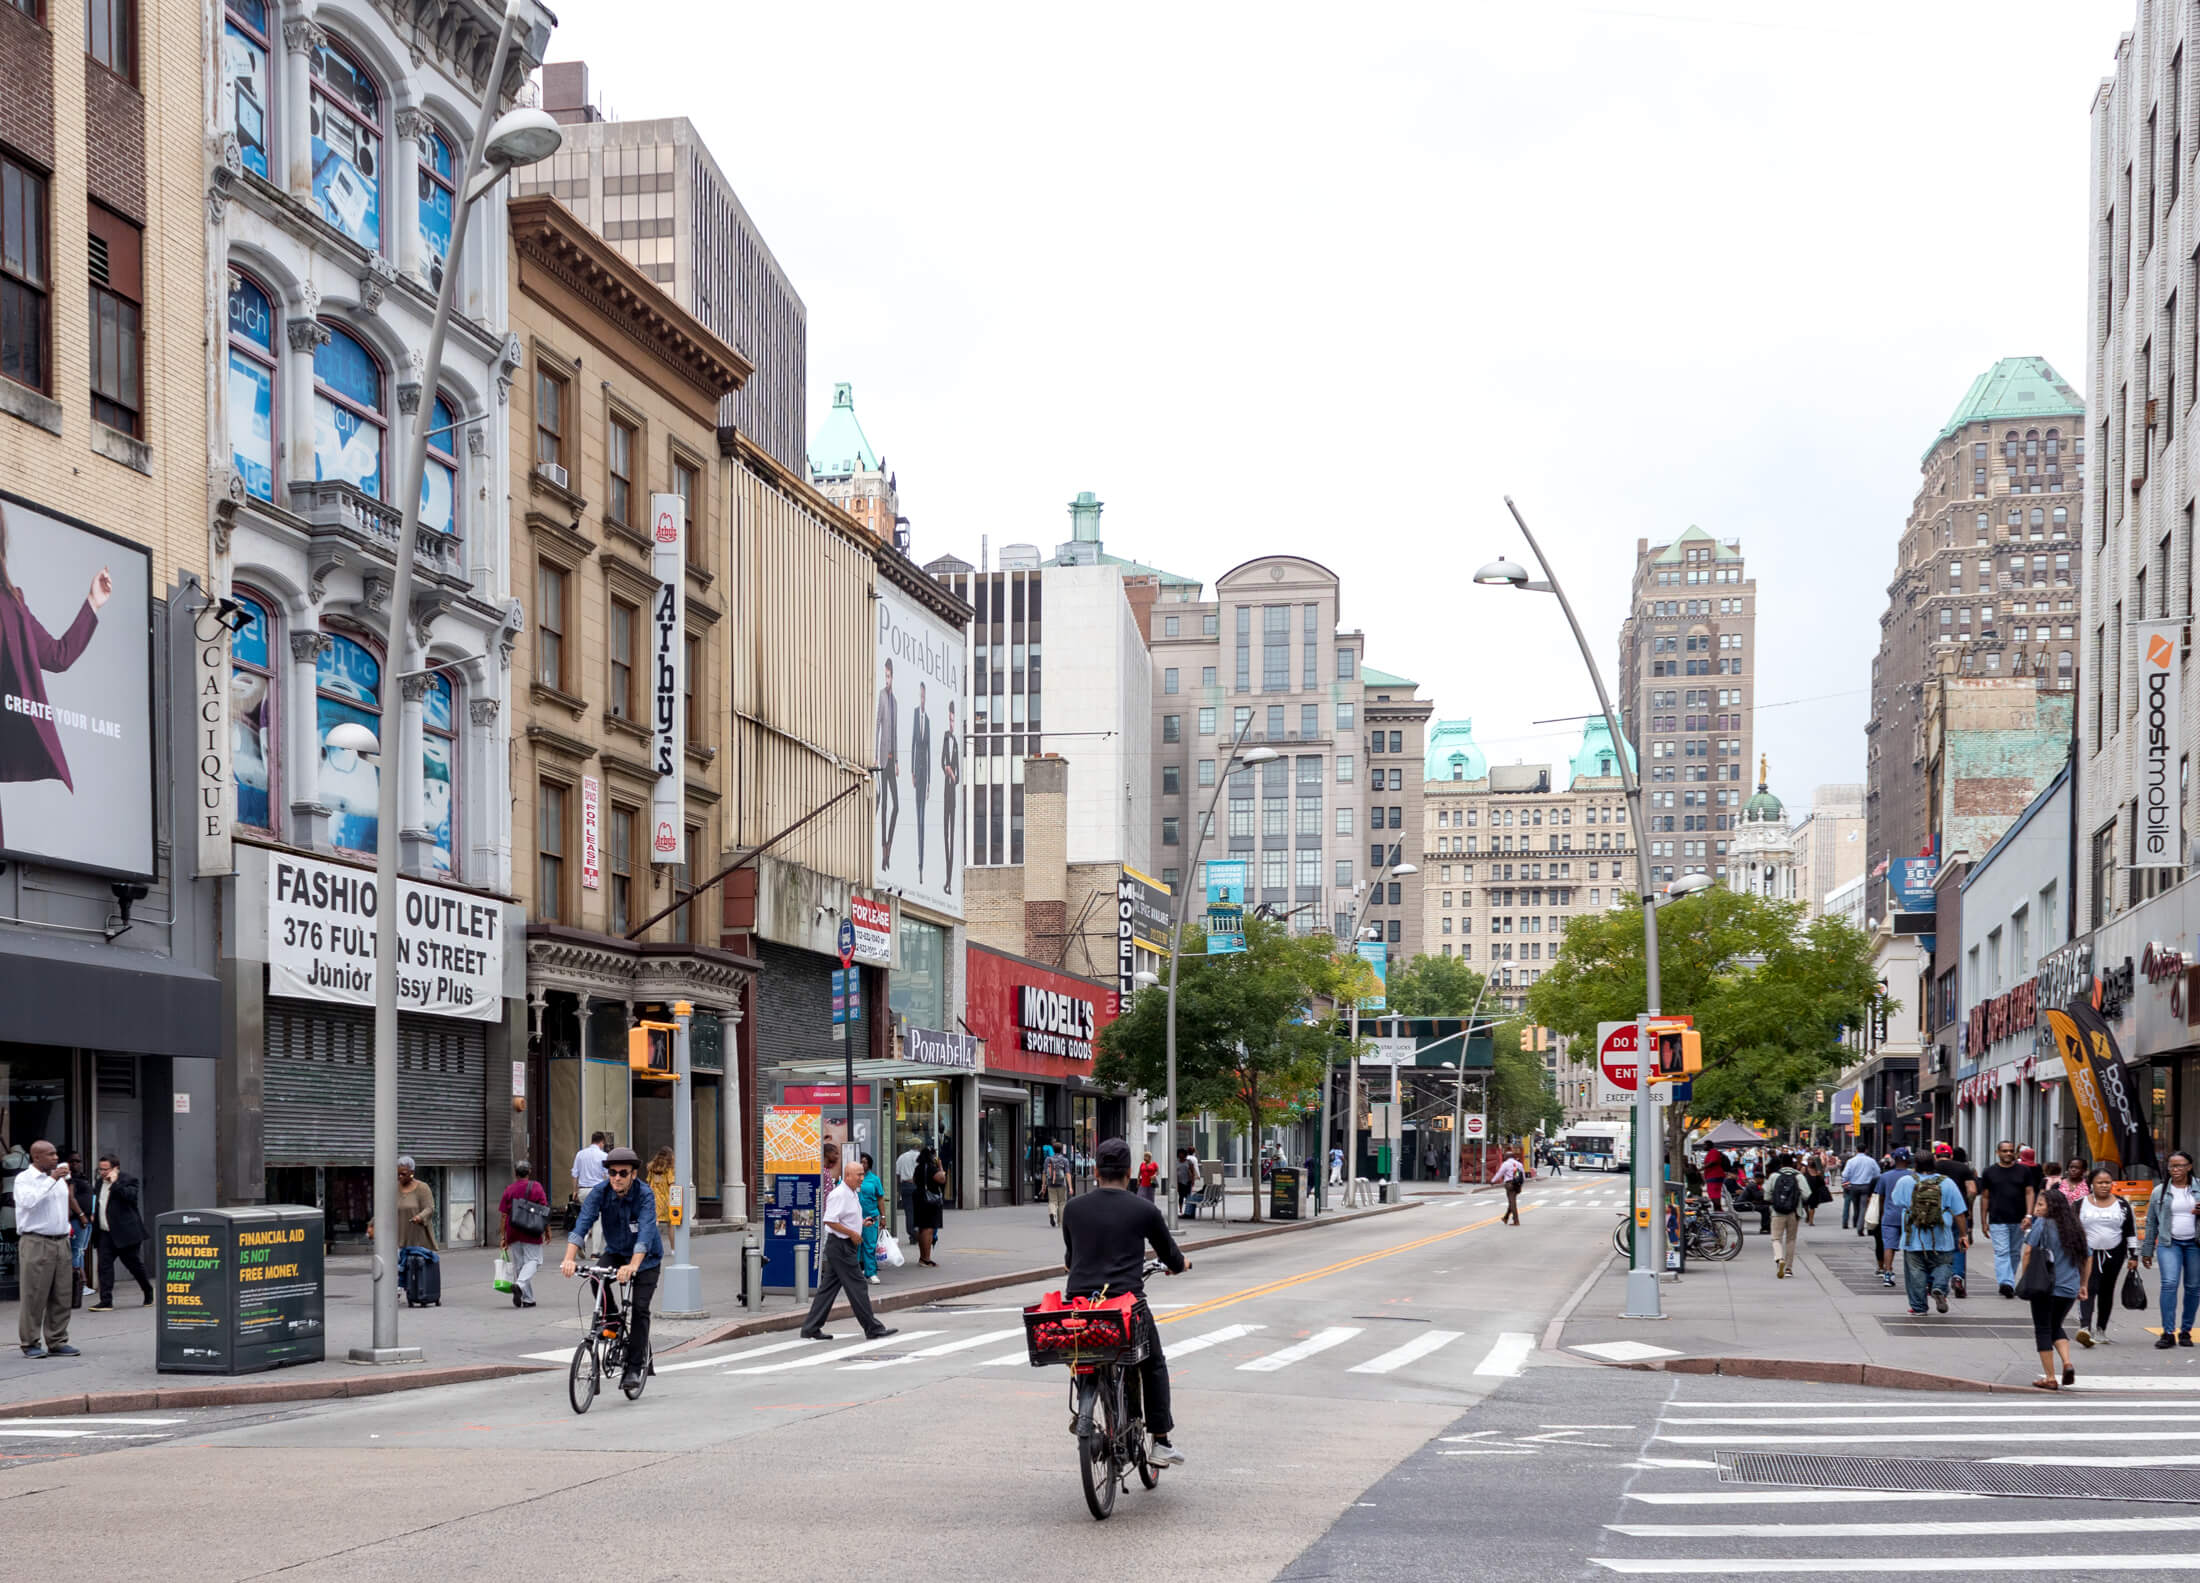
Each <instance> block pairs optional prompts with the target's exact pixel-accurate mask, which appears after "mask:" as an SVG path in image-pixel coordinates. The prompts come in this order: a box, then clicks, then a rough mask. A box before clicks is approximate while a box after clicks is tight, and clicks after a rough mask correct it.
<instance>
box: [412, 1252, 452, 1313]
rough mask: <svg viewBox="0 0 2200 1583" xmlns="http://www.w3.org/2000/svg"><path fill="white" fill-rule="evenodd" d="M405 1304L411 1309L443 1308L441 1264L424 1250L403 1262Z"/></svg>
mask: <svg viewBox="0 0 2200 1583" xmlns="http://www.w3.org/2000/svg"><path fill="white" fill-rule="evenodd" d="M405 1302H406V1304H407V1305H408V1306H409V1307H413V1308H431V1307H432V1308H441V1307H442V1306H443V1263H442V1261H441V1260H440V1259H438V1258H437V1257H436V1256H435V1255H434V1254H433V1253H431V1252H429V1251H427V1250H426V1249H417V1250H415V1251H414V1253H413V1256H412V1257H411V1258H409V1259H407V1260H406V1261H405Z"/></svg>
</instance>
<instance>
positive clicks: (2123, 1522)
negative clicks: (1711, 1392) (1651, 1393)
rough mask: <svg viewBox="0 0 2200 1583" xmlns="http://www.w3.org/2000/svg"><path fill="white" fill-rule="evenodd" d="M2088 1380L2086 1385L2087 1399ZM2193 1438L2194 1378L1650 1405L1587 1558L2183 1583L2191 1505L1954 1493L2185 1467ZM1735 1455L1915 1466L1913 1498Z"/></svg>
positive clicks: (2197, 1413)
mask: <svg viewBox="0 0 2200 1583" xmlns="http://www.w3.org/2000/svg"><path fill="white" fill-rule="evenodd" d="M2102 1383H2105V1382H2096V1381H2087V1382H2086V1384H2087V1385H2088V1386H2089V1387H2095V1389H2096V1391H2098V1386H2099V1385H2100V1384H2102ZM1604 1438H1605V1439H1607V1440H1612V1439H1616V1438H1620V1437H1616V1436H1612V1435H1607V1436H1605V1437H1604ZM2196 1439H2200V1383H2195V1384H2188V1385H2186V1386H2185V1387H2184V1388H2183V1390H2181V1391H2180V1392H2178V1393H2175V1394H2171V1393H2166V1392H2163V1391H2160V1390H2150V1391H2146V1392H2143V1393H2142V1392H2124V1393H2122V1394H2120V1395H2119V1394H2116V1393H2115V1387H2114V1386H2113V1385H2111V1386H2109V1389H2108V1390H2107V1391H2098V1393H2094V1392H2089V1393H2088V1394H2087V1395H2072V1396H2063V1395H2059V1394H2048V1393H2044V1392H2043V1393H2040V1394H2039V1395H2036V1396H1998V1395H1997V1396H1985V1395H1981V1396H1975V1397H1965V1398H1961V1399H1959V1400H1953V1401H1951V1400H1949V1399H1947V1398H1942V1397H1935V1396H1919V1397H1915V1398H1912V1399H1910V1400H1893V1399H1890V1398H1887V1397H1873V1398H1870V1399H1868V1400H1865V1401H1861V1402H1855V1401H1842V1400H1837V1399H1833V1398H1830V1397H1828V1398H1821V1399H1819V1400H1816V1401H1809V1402H1803V1401H1790V1402H1783V1401H1763V1402H1758V1401H1748V1400H1737V1399H1733V1398H1728V1399H1724V1400H1717V1401H1712V1400H1706V1399H1702V1398H1695V1399H1685V1398H1684V1399H1682V1400H1677V1401H1670V1402H1667V1403H1666V1404H1664V1406H1663V1408H1662V1409H1661V1411H1660V1412H1659V1415H1658V1419H1657V1422H1656V1424H1655V1425H1654V1426H1652V1428H1651V1430H1650V1432H1649V1434H1648V1435H1646V1436H1642V1437H1640V1445H1641V1450H1640V1452H1639V1455H1638V1456H1637V1458H1636V1459H1635V1460H1633V1461H1630V1462H1628V1463H1626V1464H1624V1466H1625V1467H1626V1468H1627V1469H1628V1470H1629V1471H1630V1472H1632V1473H1633V1474H1634V1478H1633V1480H1632V1482H1631V1483H1629V1484H1628V1485H1627V1486H1625V1488H1624V1491H1623V1493H1622V1495H1621V1502H1620V1503H1621V1507H1622V1508H1623V1509H1622V1511H1621V1512H1620V1514H1619V1516H1618V1518H1617V1520H1615V1521H1612V1522H1608V1523H1606V1524H1605V1525H1604V1526H1603V1530H1602V1534H1601V1537H1600V1541H1599V1542H1598V1543H1597V1545H1596V1547H1595V1548H1594V1549H1593V1550H1592V1552H1591V1554H1590V1555H1589V1556H1588V1558H1587V1559H1588V1561H1589V1563H1590V1565H1591V1566H1593V1567H1595V1568H1597V1569H1600V1570H1601V1571H1603V1572H1606V1573H1612V1574H1617V1575H1620V1576H1628V1577H1660V1576H1693V1577H1732V1576H1757V1577H1785V1576H1800V1575H1815V1576H1845V1577H1854V1578H1876V1577H1882V1576H1891V1575H1898V1574H1901V1573H1953V1572H1960V1573H1965V1574H1968V1575H1970V1576H1972V1577H1977V1578H1999V1577H2010V1578H2018V1577H2023V1578H2035V1577H2049V1576H2051V1577H2055V1578H2057V1579H2061V1580H2069V1579H2076V1578H2085V1577H2090V1576H2095V1575H2099V1576H2104V1577H2106V1576H2120V1575H2124V1574H2128V1573H2135V1572H2152V1573H2155V1574H2157V1575H2158V1576H2187V1577H2189V1576H2193V1575H2195V1573H2196V1572H2200V1506H2195V1505H2191V1504H2178V1503H2173V1502H2165V1501H2140V1500H2116V1499H2109V1498H2102V1497H2098V1496H2094V1497H2086V1498H2072V1497H2060V1496H2044V1495H2000V1494H1994V1495H1988V1494H1979V1493H1973V1492H1971V1491H1969V1490H1966V1489H1964V1488H1963V1487H1962V1486H1963V1485H1965V1484H1966V1483H1968V1482H1970V1479H1969V1477H1968V1476H1967V1469H1968V1467H1969V1465H1971V1464H1977V1463H1989V1464H1998V1465H2006V1466H2010V1467H2023V1466H2032V1467H2039V1468H2042V1469H2054V1470H2069V1469H2075V1468H2131V1467H2155V1466H2161V1467H2185V1468H2189V1467H2190V1466H2192V1450H2191V1446H2192V1443H2193V1442H2194V1441H2195V1440H2196ZM1751 1450H1777V1451H1780V1452H1786V1453H1792V1454H1802V1455H1810V1454H1823V1455H1829V1456H1842V1457H1867V1456H1868V1457H1876V1458H1906V1459H1919V1460H1921V1461H1922V1462H1924V1463H1925V1464H1926V1466H1925V1467H1924V1468H1923V1469H1922V1470H1918V1469H1904V1470H1903V1471H1904V1472H1921V1473H1922V1482H1923V1483H1924V1484H1925V1485H1926V1486H1927V1487H1925V1488H1894V1489H1889V1488H1853V1487H1829V1488H1812V1487H1799V1486H1785V1485H1766V1484H1762V1483H1755V1482H1749V1481H1745V1480H1743V1479H1742V1478H1741V1477H1740V1476H1739V1474H1738V1472H1737V1471H1736V1470H1733V1469H1732V1468H1731V1467H1729V1466H1728V1464H1727V1463H1726V1462H1725V1461H1724V1460H1722V1458H1721V1457H1720V1453H1721V1452H1727V1451H1733V1452H1747V1451H1751ZM1856 1471H1857V1473H1858V1475H1859V1477H1860V1478H1861V1479H1865V1480H1868V1479H1869V1478H1870V1477H1871V1474H1870V1473H1869V1472H1868V1471H1865V1470H1861V1469H1859V1470H1856ZM1882 1477H1884V1472H1883V1470H1882ZM1899 1481H1900V1482H1903V1483H1909V1482H1912V1481H1911V1480H1909V1479H1901V1480H1899Z"/></svg>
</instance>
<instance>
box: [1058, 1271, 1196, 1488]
mask: <svg viewBox="0 0 2200 1583" xmlns="http://www.w3.org/2000/svg"><path fill="white" fill-rule="evenodd" d="M1167 1269H1168V1266H1167V1265H1165V1264H1163V1263H1162V1262H1161V1261H1160V1260H1159V1259H1149V1260H1147V1261H1146V1266H1145V1268H1144V1269H1143V1270H1141V1271H1140V1272H1139V1273H1140V1275H1141V1276H1147V1275H1153V1274H1156V1273H1159V1272H1165V1271H1166V1270H1167ZM1048 1295H1049V1297H1050V1298H1055V1299H1058V1298H1059V1295H1060V1294H1058V1293H1049V1294H1048ZM1126 1295H1127V1294H1126ZM1139 1331H1140V1327H1139V1324H1138V1321H1137V1315H1136V1303H1135V1300H1132V1301H1125V1300H1124V1298H1115V1299H1109V1298H1108V1296H1107V1294H1106V1293H1105V1292H1103V1293H1101V1294H1100V1295H1099V1296H1098V1297H1096V1298H1094V1299H1093V1301H1092V1303H1091V1304H1090V1305H1089V1306H1086V1307H1062V1308H1049V1307H1047V1306H1045V1304H1043V1303H1042V1304H1041V1305H1039V1306H1037V1307H1033V1308H1027V1309H1025V1310H1024V1342H1025V1345H1026V1347H1027V1349H1028V1350H1029V1352H1030V1355H1031V1362H1032V1366H1033V1367H1035V1368H1044V1367H1047V1366H1048V1365H1050V1364H1057V1363H1066V1364H1068V1365H1069V1371H1070V1424H1069V1428H1070V1433H1071V1434H1073V1435H1075V1436H1076V1437H1077V1473H1078V1478H1079V1479H1080V1481H1081V1482H1082V1483H1083V1485H1084V1488H1085V1505H1086V1506H1087V1507H1088V1508H1089V1509H1090V1510H1091V1512H1092V1515H1093V1520H1094V1521H1095V1522H1105V1521H1107V1519H1108V1517H1109V1516H1110V1514H1112V1513H1113V1512H1114V1510H1115V1492H1116V1491H1117V1490H1119V1489H1124V1488H1128V1487H1129V1484H1130V1474H1131V1471H1132V1470H1133V1469H1135V1470H1136V1471H1137V1473H1138V1482H1139V1483H1141V1484H1143V1485H1144V1486H1145V1487H1146V1488H1147V1489H1149V1490H1150V1489H1152V1488H1153V1487H1154V1486H1155V1485H1157V1484H1159V1483H1160V1482H1161V1469H1160V1468H1159V1467H1158V1466H1156V1465H1155V1464H1154V1463H1152V1462H1150V1461H1148V1460H1147V1458H1146V1417H1145V1403H1144V1401H1143V1400H1142V1399H1141V1396H1140V1392H1139V1374H1138V1365H1139V1364H1141V1363H1143V1362H1145V1361H1146V1355H1147V1348H1146V1343H1145V1341H1144V1339H1143V1338H1142V1337H1141V1336H1140V1333H1139Z"/></svg>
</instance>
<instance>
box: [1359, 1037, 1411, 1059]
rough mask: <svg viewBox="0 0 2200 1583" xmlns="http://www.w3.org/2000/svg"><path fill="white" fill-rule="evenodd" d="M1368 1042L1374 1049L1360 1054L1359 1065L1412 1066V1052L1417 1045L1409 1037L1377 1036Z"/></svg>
mask: <svg viewBox="0 0 2200 1583" xmlns="http://www.w3.org/2000/svg"><path fill="white" fill-rule="evenodd" d="M1368 1042H1369V1043H1370V1044H1372V1045H1373V1046H1374V1048H1373V1049H1372V1050H1363V1051H1361V1052H1360V1065H1362V1066H1411V1065H1412V1064H1413V1052H1414V1050H1415V1049H1416V1048H1417V1045H1416V1042H1415V1040H1414V1039H1413V1038H1412V1037H1411V1036H1410V1035H1408V1036H1405V1037H1402V1038H1394V1037H1391V1036H1389V1035H1378V1036H1377V1037H1375V1038H1373V1039H1371V1040H1369V1041H1368Z"/></svg>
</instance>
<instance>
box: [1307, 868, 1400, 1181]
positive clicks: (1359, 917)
mask: <svg viewBox="0 0 2200 1583" xmlns="http://www.w3.org/2000/svg"><path fill="white" fill-rule="evenodd" d="M1403 844H1404V843H1402V842H1393V843H1392V844H1391V846H1390V847H1389V849H1388V850H1389V852H1390V854H1391V856H1392V857H1393V858H1394V859H1395V857H1396V855H1397V853H1398V852H1399V850H1400V849H1401V847H1402V846H1403ZM1420 872H1421V871H1420V870H1419V869H1417V868H1415V867H1414V866H1413V865H1412V864H1411V863H1399V862H1395V861H1393V862H1389V863H1385V864H1384V865H1383V866H1382V867H1381V868H1379V869H1377V870H1376V871H1375V872H1374V874H1373V875H1372V876H1371V877H1370V878H1369V880H1368V882H1367V892H1366V894H1365V895H1363V896H1361V898H1360V905H1359V906H1358V907H1356V908H1354V909H1353V913H1352V935H1351V938H1350V940H1349V941H1348V942H1347V945H1348V948H1349V949H1350V950H1352V951H1353V952H1354V953H1355V954H1357V953H1358V951H1359V946H1360V931H1361V930H1362V929H1364V928H1366V927H1367V909H1368V908H1370V907H1372V906H1374V905H1375V893H1376V887H1377V886H1379V885H1381V884H1382V882H1383V881H1384V879H1385V878H1386V877H1396V878H1401V879H1402V878H1404V877H1405V876H1406V875H1408V874H1418V873H1420ZM1345 1015H1346V1017H1347V1018H1348V1019H1349V1021H1350V1029H1351V1031H1350V1033H1349V1034H1348V1036H1347V1037H1348V1038H1349V1039H1350V1041H1351V1052H1350V1056H1349V1060H1350V1066H1349V1068H1348V1070H1349V1073H1350V1075H1349V1076H1348V1077H1347V1079H1346V1081H1345V1111H1344V1118H1345V1121H1344V1130H1345V1139H1346V1143H1347V1147H1346V1149H1345V1151H1344V1152H1345V1167H1346V1169H1347V1170H1349V1169H1350V1168H1351V1167H1352V1166H1354V1165H1356V1164H1358V1163H1359V1154H1360V997H1359V996H1357V995H1354V996H1353V997H1352V1005H1351V1008H1350V1010H1348V1011H1347V1012H1346V1014H1345ZM1329 1090H1330V1074H1329V1071H1328V1068H1327V1066H1326V1064H1325V1065H1324V1067H1323V1070H1322V1147H1321V1186H1320V1189H1319V1193H1320V1196H1319V1197H1318V1198H1316V1200H1315V1205H1314V1212H1315V1213H1316V1214H1320V1213H1321V1212H1322V1211H1323V1210H1325V1209H1327V1208H1328V1207H1329V1120H1330V1094H1329Z"/></svg>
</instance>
